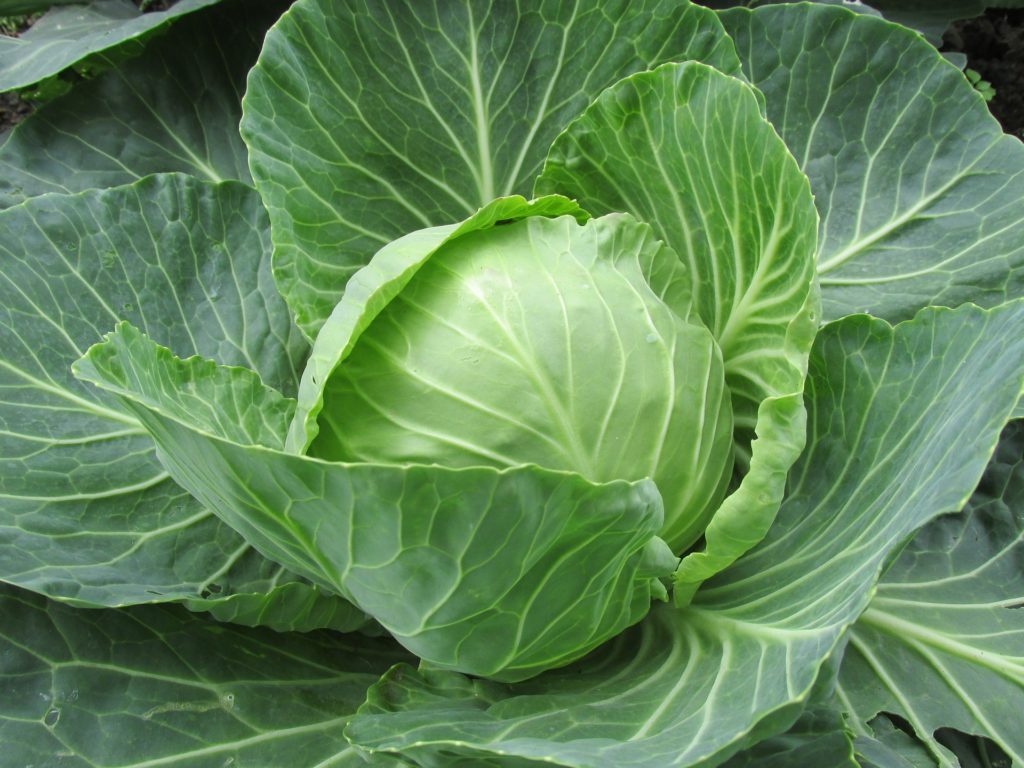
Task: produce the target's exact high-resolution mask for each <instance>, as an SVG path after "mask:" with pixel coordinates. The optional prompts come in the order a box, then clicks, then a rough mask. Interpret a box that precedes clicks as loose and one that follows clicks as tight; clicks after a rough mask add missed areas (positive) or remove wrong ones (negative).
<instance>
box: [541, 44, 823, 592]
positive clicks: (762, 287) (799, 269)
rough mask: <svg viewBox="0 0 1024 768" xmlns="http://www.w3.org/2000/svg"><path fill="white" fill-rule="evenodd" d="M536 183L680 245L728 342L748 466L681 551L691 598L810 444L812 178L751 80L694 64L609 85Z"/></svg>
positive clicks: (752, 527) (702, 306)
mask: <svg viewBox="0 0 1024 768" xmlns="http://www.w3.org/2000/svg"><path fill="white" fill-rule="evenodd" d="M537 191H538V192H559V193H561V194H565V195H567V196H569V197H573V198H576V199H578V200H580V202H581V203H582V204H583V206H584V207H585V208H586V209H587V210H589V211H591V212H592V213H595V214H601V213H608V212H611V211H628V212H630V213H632V214H634V215H635V216H637V217H638V218H639V219H641V220H642V221H646V222H649V223H650V224H651V225H652V226H653V228H654V231H655V232H656V233H657V234H658V235H659V236H660V237H661V238H663V239H664V240H665V241H666V242H667V243H668V244H669V245H670V246H671V247H672V248H673V249H674V250H675V252H676V253H678V254H679V255H680V257H681V259H682V261H683V264H684V266H685V267H686V269H685V270H684V274H685V276H686V278H687V279H688V281H689V288H690V293H691V295H692V297H693V311H694V313H695V314H696V315H698V316H699V317H700V319H701V320H702V321H703V322H704V324H705V325H706V326H707V327H708V328H709V329H711V332H712V334H713V335H714V336H715V337H716V338H717V339H718V342H719V344H720V345H721V348H722V357H723V359H724V361H725V370H726V382H727V384H728V386H729V390H730V392H731V394H732V403H733V412H734V414H735V420H736V426H737V429H736V436H737V440H736V442H737V450H738V452H739V453H740V457H741V465H742V466H743V468H744V469H745V470H747V471H746V476H745V477H744V479H743V482H742V484H741V485H740V486H739V488H738V489H737V490H736V491H735V493H733V494H732V495H731V496H730V497H729V498H727V499H726V500H725V501H724V502H723V504H722V505H721V506H720V507H719V508H718V510H717V511H716V512H715V513H714V517H713V518H712V519H711V521H710V523H709V524H706V523H704V521H702V524H704V525H706V530H705V534H704V536H705V547H704V550H703V551H702V552H699V553H695V554H692V555H690V556H688V557H686V558H685V559H684V561H683V564H682V567H681V568H680V572H679V574H678V579H677V599H680V600H682V599H683V598H684V597H687V598H688V597H689V595H692V593H693V591H694V590H695V589H696V587H697V585H698V584H700V582H701V581H702V580H703V579H705V578H707V577H708V576H710V575H711V574H713V573H716V572H717V571H719V570H721V569H722V568H724V567H725V566H726V565H728V563H730V562H732V561H733V560H735V559H736V558H737V557H738V556H739V555H741V554H742V553H743V552H745V551H746V550H748V549H749V548H750V547H752V546H753V545H754V544H756V543H757V542H758V541H759V540H760V539H761V537H763V536H764V534H765V532H766V531H767V530H768V527H769V526H770V525H771V521H772V520H773V519H774V516H775V513H776V511H777V510H778V507H779V504H780V503H781V501H782V493H783V490H784V487H785V480H786V473H787V472H788V470H789V468H790V466H792V464H793V462H794V461H796V458H797V456H798V455H799V454H800V450H801V449H802V447H803V438H804V421H803V419H804V410H803V402H802V399H801V393H802V391H803V383H804V376H805V374H806V371H807V355H808V354H809V352H810V348H811V342H812V340H813V338H814V331H815V329H816V327H817V322H818V313H819V307H818V295H817V289H816V286H815V285H814V279H815V278H814V241H815V227H816V225H817V221H816V216H815V211H814V203H813V201H812V200H811V195H810V190H809V188H808V186H807V180H806V178H805V177H804V176H803V175H802V174H801V173H800V170H799V169H798V168H797V165H796V162H795V161H794V160H793V158H792V157H791V156H790V155H789V153H788V152H787V151H786V148H785V145H784V144H783V143H782V141H781V140H780V139H779V138H778V136H777V135H776V134H775V132H774V131H773V130H772V129H771V126H770V125H769V124H768V123H767V122H766V121H765V120H764V118H763V117H762V115H761V111H760V105H759V102H758V98H757V95H756V94H755V92H754V91H753V89H751V88H750V87H749V86H747V85H746V84H744V83H742V82H741V81H739V80H737V79H735V78H731V77H728V76H726V75H723V74H721V73H719V72H717V71H716V70H714V69H712V68H710V67H707V66H705V65H703V64H699V63H696V62H689V63H686V64H682V65H673V64H668V65H665V66H663V67H660V68H659V69H657V70H655V71H654V72H645V73H642V74H638V75H633V76H632V77H630V78H627V79H625V80H623V81H621V82H620V83H618V84H616V85H615V86H613V87H612V88H609V89H608V90H607V91H605V92H604V93H603V94H602V95H601V96H600V97H599V98H598V99H597V100H596V101H595V102H594V104H593V105H592V106H591V107H589V108H588V109H587V111H586V112H585V113H584V114H583V115H582V116H581V117H579V118H578V119H577V120H576V121H574V122H573V123H572V124H571V125H570V126H569V127H568V128H567V129H566V130H565V132H564V133H563V134H562V135H561V136H559V137H558V139H557V140H556V141H555V143H554V145H553V146H552V148H551V152H550V153H549V155H548V159H547V163H546V164H545V167H544V173H543V174H542V175H541V177H540V178H539V179H538V181H537ZM755 432H756V435H757V438H758V439H757V440H756V441H755V442H753V444H751V443H752V439H753V438H754V436H755ZM702 527H703V525H702Z"/></svg>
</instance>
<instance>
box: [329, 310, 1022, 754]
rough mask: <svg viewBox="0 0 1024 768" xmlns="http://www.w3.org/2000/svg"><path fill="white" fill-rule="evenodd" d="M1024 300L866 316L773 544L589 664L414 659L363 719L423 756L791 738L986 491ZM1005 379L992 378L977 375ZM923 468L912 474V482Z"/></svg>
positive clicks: (362, 728) (1010, 393)
mask: <svg viewBox="0 0 1024 768" xmlns="http://www.w3.org/2000/svg"><path fill="white" fill-rule="evenodd" d="M1022 353H1024V303H1022V302H1017V303H1013V304H1010V305H1006V306H1004V307H1000V308H997V309H995V310H991V311H983V310H979V309H978V308H977V307H970V306H967V307H963V308H960V309H958V310H954V311H950V310H925V311H924V312H923V313H922V314H921V315H919V316H918V317H917V318H916V319H915V320H914V321H913V322H910V323H905V324H902V325H899V326H897V327H896V328H895V329H893V328H891V327H890V326H888V325H887V324H886V323H884V322H882V321H879V320H872V319H870V318H867V317H863V316H857V317H851V318H847V319H845V320H843V321H839V322H837V323H833V324H830V325H828V326H826V327H825V328H824V329H823V330H822V331H821V333H820V335H819V338H818V340H817V342H816V344H815V349H814V352H813V354H812V356H811V366H810V379H809V382H810V384H809V401H810V408H811V418H810V429H809V440H808V450H807V451H806V452H805V453H804V455H803V456H802V457H801V460H800V462H799V463H798V464H797V466H796V468H795V470H794V482H793V488H792V492H791V494H790V496H789V497H788V498H787V501H786V502H785V504H784V506H783V509H782V512H781V513H780V516H779V519H778V521H777V522H776V524H775V526H774V527H773V528H772V530H771V532H770V533H769V536H768V538H767V539H766V540H765V541H764V542H763V543H762V544H761V545H760V546H759V547H758V548H756V549H754V550H753V551H752V552H751V553H749V554H748V555H747V556H746V557H744V558H742V559H741V560H739V561H738V562H737V563H736V564H734V565H733V566H732V567H731V568H730V569H728V570H726V571H725V572H724V573H722V574H721V575H719V576H718V577H715V578H714V579H712V580H711V581H709V582H707V583H706V584H705V585H704V587H703V588H702V589H701V590H700V591H699V592H698V593H697V596H696V598H695V600H694V603H693V604H692V605H691V606H689V607H688V608H686V609H683V610H680V609H676V608H674V607H672V606H663V607H660V608H658V609H655V610H654V611H652V614H651V615H650V616H649V617H648V619H647V620H645V621H644V622H643V623H642V624H641V625H639V627H638V628H637V629H635V630H632V631H630V632H629V633H626V634H624V635H622V636H620V637H619V638H617V639H616V640H615V641H614V642H613V643H610V644H608V645H606V646H604V647H603V648H602V649H600V650H599V651H597V652H595V653H594V654H593V655H591V656H589V657H588V658H586V659H584V660H583V661H582V662H580V663H578V664H576V665H574V666H572V667H568V668H566V669H565V670H561V671H555V672H550V673H547V674H545V675H542V676H541V677H539V678H537V679H535V680H531V681H528V682H526V683H522V684H519V685H514V686H495V685H489V684H486V683H480V682H475V681H472V680H469V679H467V678H464V677H461V676H458V675H454V674H450V673H435V672H423V671H421V672H417V671H415V670H413V669H411V668H409V667H405V666H399V667H398V668H396V669H395V670H392V671H391V672H389V673H388V674H387V675H386V676H385V677H384V679H383V680H382V682H381V683H380V684H379V685H377V686H375V687H374V688H373V689H372V691H371V695H370V698H369V700H368V703H367V705H366V706H365V707H364V708H363V709H361V710H360V714H359V715H358V716H357V717H356V718H355V720H353V722H352V725H350V726H349V729H348V735H349V737H350V738H351V739H353V741H354V742H355V743H357V744H359V745H361V746H363V747H366V748H368V749H371V750H379V751H385V752H401V753H402V754H403V755H405V756H407V757H409V758H411V759H413V760H415V761H416V762H417V763H418V764H421V765H429V764H432V763H431V762H430V761H431V760H439V759H441V758H440V757H439V756H442V755H443V756H447V757H451V756H452V755H461V756H465V757H472V758H474V759H484V757H494V756H499V755H500V756H509V757H512V756H514V757H518V758H520V759H522V760H524V761H534V762H538V763H539V762H544V763H548V764H555V765H563V766H594V767H595V768H596V767H597V766H607V765H620V766H630V765H635V766H652V768H653V767H654V766H659V767H661V766H672V765H679V766H688V765H701V764H714V763H716V762H719V761H721V760H722V759H723V758H724V757H726V756H728V755H729V754H731V753H732V752H735V751H736V750H737V749H739V748H740V747H742V746H746V745H748V744H750V743H754V742H756V741H758V740H760V739H761V738H763V737H764V736H766V735H770V734H771V733H774V732H779V731H782V730H785V728H786V727H787V726H788V725H789V724H790V723H792V722H793V720H794V719H795V718H796V717H797V715H798V713H799V709H800V707H801V702H802V700H803V699H804V698H805V697H806V696H807V695H808V692H809V691H810V690H811V687H812V685H813V684H814V681H815V678H816V676H817V673H818V670H819V668H820V667H821V665H822V663H823V662H824V661H825V658H826V656H827V655H828V653H829V652H830V650H831V649H833V648H834V647H835V644H836V643H837V641H838V640H839V638H840V636H841V635H842V633H843V631H844V630H845V629H846V628H847V627H848V626H849V625H850V624H851V623H852V622H853V620H854V619H855V618H856V617H857V616H858V615H859V613H860V612H861V611H862V610H863V609H864V607H865V606H866V604H867V602H868V599H869V597H870V593H871V589H872V584H873V581H874V579H875V577H876V576H877V574H878V571H879V569H880V568H881V566H882V564H883V563H884V562H885V560H886V558H887V556H888V555H889V553H891V552H892V551H893V550H894V549H895V548H896V547H898V546H899V545H900V543H901V542H902V541H903V540H904V538H905V537H906V536H907V535H908V534H909V533H910V532H912V531H913V530H914V529H916V528H917V527H918V526H920V525H921V524H922V523H923V522H925V521H926V520H928V519H930V518H931V517H932V516H934V515H935V514H936V513H938V512H941V511H943V510H951V509H957V508H959V507H960V505H962V503H963V501H964V499H965V498H966V497H967V496H968V495H969V494H970V492H971V489H973V487H974V486H975V484H976V483H977V480H978V477H979V476H980V474H981V472H982V470H983V468H984V465H985V462H986V460H987V458H988V455H989V453H990V452H991V450H992V448H993V446H994V444H995V442H996V440H997V437H998V434H999V430H1000V428H1001V426H1002V424H1003V423H1004V421H1005V419H1006V416H1007V414H1008V413H1009V412H1010V409H1011V408H1012V407H1013V403H1014V401H1015V400H1016V397H1017V388H1018V387H1019V386H1020V381H1021V376H1022V375H1024V371H1022V369H1021V365H1020V360H1021V359H1022ZM978 370H984V371H986V372H987V373H988V374H989V375H986V376H985V377H984V378H979V377H978V376H977V375H976V373H975V372H976V371H978ZM906 478H913V479H914V484H913V486H912V487H908V485H907V480H906Z"/></svg>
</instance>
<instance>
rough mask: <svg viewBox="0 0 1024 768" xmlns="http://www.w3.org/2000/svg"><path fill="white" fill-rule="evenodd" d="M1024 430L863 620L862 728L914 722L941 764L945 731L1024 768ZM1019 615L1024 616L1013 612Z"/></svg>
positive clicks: (858, 645) (856, 699) (859, 640)
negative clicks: (893, 719) (996, 749)
mask: <svg viewBox="0 0 1024 768" xmlns="http://www.w3.org/2000/svg"><path fill="white" fill-rule="evenodd" d="M1022 558H1024V424H1022V423H1021V422H1014V423H1013V424H1012V425H1011V426H1009V427H1007V430H1006V432H1005V433H1004V436H1003V440H1002V441H1001V442H1000V444H999V449H998V452H997V454H996V456H995V457H994V459H993V461H992V463H991V465H990V466H989V469H988V471H987V472H986V475H985V478H984V480H983V481H982V484H981V486H980V487H979V489H978V492H977V493H976V494H975V495H974V497H973V498H972V500H971V503H970V504H969V505H968V507H967V508H966V510H965V511H964V512H963V513H961V514H958V515H950V516H947V517H944V518H941V519H939V520H936V521H935V522H934V523H932V524H930V525H929V526H927V527H926V528H924V529H923V530H922V531H921V532H920V533H919V534H918V535H917V536H916V537H915V538H914V540H913V541H912V542H911V543H910V544H909V545H908V547H907V549H906V550H904V552H903V553H902V554H901V555H900V558H899V559H898V560H897V561H896V563H895V564H894V565H893V566H892V567H891V568H890V569H889V570H888V571H887V572H886V574H885V578H884V579H883V580H882V583H881V584H880V585H879V588H878V594H877V595H876V596H875V598H874V599H873V600H872V602H871V605H870V607H869V608H868V610H867V611H866V612H865V613H864V615H863V616H862V617H861V619H860V621H858V622H857V624H856V626H855V627H854V630H853V633H852V634H851V637H850V644H849V646H848V648H847V651H846V655H845V657H844V661H843V666H842V674H841V677H840V681H841V684H842V689H841V692H842V697H843V701H844V703H845V704H846V705H847V706H848V707H849V708H850V710H851V714H852V715H854V716H856V717H857V718H858V720H859V721H860V722H861V723H864V722H867V721H868V720H870V719H871V718H873V717H874V716H875V715H876V714H877V713H878V712H880V711H885V712H892V713H894V714H897V715H899V716H900V717H902V718H904V719H906V720H907V721H908V722H909V723H910V724H911V725H912V726H913V728H914V730H915V732H916V734H917V736H918V737H919V738H920V739H921V740H922V741H923V742H924V743H925V744H926V745H927V747H928V749H929V751H930V752H931V754H932V756H933V759H935V760H936V761H937V762H938V763H939V764H940V765H943V766H953V765H955V762H954V761H953V760H952V759H951V756H950V754H949V752H948V751H947V750H946V749H945V748H943V747H942V746H941V745H940V744H938V743H937V742H936V740H935V731H936V730H937V729H939V728H956V729H957V730H960V731H964V732H967V733H976V734H979V735H984V736H987V737H989V738H991V739H993V740H994V741H995V742H996V744H998V745H999V746H1000V747H1001V748H1002V749H1003V750H1004V751H1005V752H1006V753H1007V754H1008V755H1009V756H1010V758H1011V759H1012V760H1013V761H1014V762H1015V763H1018V762H1022V761H1024V736H1022V734H1021V730H1020V728H1019V721H1020V710H1019V702H1020V701H1021V700H1022V697H1024V615H1022V613H1021V611H1020V610H1019V608H1020V607H1021V606H1022V605H1024V569H1022V568H1021V562H1022ZM1013 609H1018V610H1013Z"/></svg>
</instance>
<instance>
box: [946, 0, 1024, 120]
mask: <svg viewBox="0 0 1024 768" xmlns="http://www.w3.org/2000/svg"><path fill="white" fill-rule="evenodd" d="M944 41H945V45H944V46H943V50H946V51H960V52H962V53H965V54H967V66H968V67H970V68H971V69H973V70H975V71H976V72H978V74H980V75H981V77H982V78H983V79H984V80H988V81H989V82H990V83H992V87H993V88H995V90H996V95H995V98H993V99H992V101H990V102H989V109H990V110H992V114H993V115H995V117H996V119H997V120H998V121H999V122H1000V124H1001V125H1002V126H1003V130H1004V131H1006V132H1007V133H1012V134H1013V135H1014V136H1016V137H1017V138H1018V139H1022V140H1024V10H996V9H990V10H989V11H987V12H986V13H985V15H984V16H979V17H978V18H976V19H969V20H967V21H961V22H958V23H956V24H954V25H953V27H952V28H951V29H950V30H949V31H948V32H947V33H946V35H945V38H944Z"/></svg>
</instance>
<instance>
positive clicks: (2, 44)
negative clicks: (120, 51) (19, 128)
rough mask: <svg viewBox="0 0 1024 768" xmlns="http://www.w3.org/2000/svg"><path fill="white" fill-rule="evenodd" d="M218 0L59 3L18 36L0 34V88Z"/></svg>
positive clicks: (39, 76)
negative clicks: (153, 5)
mask: <svg viewBox="0 0 1024 768" xmlns="http://www.w3.org/2000/svg"><path fill="white" fill-rule="evenodd" d="M217 2H220V0H179V2H177V3H175V4H174V5H173V6H172V7H171V8H168V9H167V10H165V11H154V12H152V13H142V12H140V11H139V9H138V8H136V7H135V5H134V4H132V3H131V2H130V0H92V2H89V3H88V4H86V5H73V6H70V7H58V8H54V9H53V10H51V11H50V12H49V13H47V14H46V15H45V16H43V18H41V19H39V20H38V21H37V22H36V23H35V24H33V25H32V27H31V28H30V29H28V30H27V31H26V32H23V33H22V34H21V36H20V37H7V36H0V92H2V91H10V90H13V89H15V88H22V87H24V86H27V85H32V84H33V83H38V82H39V81H40V80H44V79H45V78H48V77H51V76H53V75H57V74H59V73H61V72H62V71H64V70H65V69H67V68H68V67H70V66H72V65H74V64H76V63H78V62H80V61H82V60H83V59H86V58H87V57H89V56H92V55H94V54H97V53H101V52H104V51H110V50H112V49H114V48H116V47H117V46H120V45H124V44H129V45H134V46H136V47H137V48H138V49H140V50H141V42H140V38H142V37H143V36H145V35H147V34H150V33H153V32H155V31H157V30H159V29H160V28H161V27H165V26H167V25H168V24H169V23H171V22H172V21H174V20H175V19H177V18H178V17H180V16H183V15H185V14H187V13H192V12H193V11H197V10H199V9H201V8H205V7H206V6H209V5H213V4H214V3H217Z"/></svg>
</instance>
